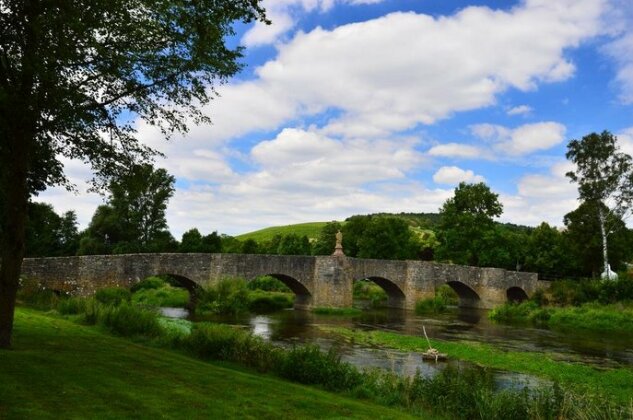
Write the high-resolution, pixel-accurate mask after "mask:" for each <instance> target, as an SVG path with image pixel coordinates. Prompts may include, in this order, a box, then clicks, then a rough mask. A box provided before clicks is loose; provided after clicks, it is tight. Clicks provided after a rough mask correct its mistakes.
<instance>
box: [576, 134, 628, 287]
mask: <svg viewBox="0 0 633 420" xmlns="http://www.w3.org/2000/svg"><path fill="white" fill-rule="evenodd" d="M617 141H618V139H617V137H615V136H614V135H613V134H611V133H609V132H608V131H603V132H602V133H600V134H596V133H591V134H588V135H586V136H584V137H583V138H582V139H581V140H571V141H570V142H569V144H568V145H567V154H566V155H565V156H566V157H567V159H569V160H570V161H571V162H573V163H574V164H575V165H576V169H575V170H573V171H570V172H567V174H566V175H567V176H568V177H569V178H570V179H571V181H572V182H576V183H578V192H579V195H580V200H581V201H583V202H586V203H591V206H592V208H593V210H594V211H595V212H596V217H597V219H598V225H599V229H600V236H601V239H602V264H603V270H604V272H605V273H607V276H608V273H609V269H608V267H609V252H608V237H609V235H611V234H612V233H613V232H614V231H615V229H616V226H615V225H613V224H611V223H609V221H610V220H616V219H623V218H625V216H626V215H627V213H628V212H629V210H630V208H631V204H633V159H632V158H631V156H629V155H627V154H625V153H622V152H620V148H619V147H618V144H617Z"/></svg>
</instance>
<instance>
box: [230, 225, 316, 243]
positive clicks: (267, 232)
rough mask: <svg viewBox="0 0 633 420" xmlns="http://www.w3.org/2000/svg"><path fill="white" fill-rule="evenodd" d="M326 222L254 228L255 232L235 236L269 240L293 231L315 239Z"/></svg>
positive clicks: (263, 240) (242, 238)
mask: <svg viewBox="0 0 633 420" xmlns="http://www.w3.org/2000/svg"><path fill="white" fill-rule="evenodd" d="M327 224H328V222H310V223H298V224H296V225H287V226H272V227H267V228H264V229H260V230H256V231H255V232H249V233H244V234H242V235H238V236H236V238H237V239H239V240H240V241H245V240H247V239H254V240H255V241H257V242H265V241H270V240H271V239H272V238H273V236H275V235H288V234H290V233H294V234H295V235H299V236H303V235H305V236H307V237H308V239H316V238H317V237H318V236H319V233H320V232H321V229H323V227H324V226H325V225H327Z"/></svg>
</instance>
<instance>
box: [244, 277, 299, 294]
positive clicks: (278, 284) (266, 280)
mask: <svg viewBox="0 0 633 420" xmlns="http://www.w3.org/2000/svg"><path fill="white" fill-rule="evenodd" d="M247 287H248V289H249V290H264V291H266V292H283V293H292V290H290V289H289V288H288V286H286V285H285V284H284V283H283V282H282V281H281V280H279V279H276V278H274V277H271V276H260V277H257V278H255V279H253V280H251V281H250V282H248V284H247Z"/></svg>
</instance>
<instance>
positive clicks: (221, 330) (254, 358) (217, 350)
mask: <svg viewBox="0 0 633 420" xmlns="http://www.w3.org/2000/svg"><path fill="white" fill-rule="evenodd" d="M182 346H184V348H185V349H187V350H188V351H189V352H191V353H192V354H194V355H196V356H197V357H200V358H203V359H212V360H227V361H231V362H237V363H241V364H243V365H245V366H248V367H251V368H254V369H257V370H258V371H260V372H269V371H271V370H273V369H275V367H276V366H278V365H279V363H280V360H281V359H282V358H283V350H281V349H280V348H278V347H275V346H274V345H272V344H271V343H268V342H266V341H264V340H262V339H261V338H259V337H255V336H253V335H252V334H249V333H248V332H246V331H242V330H239V329H236V328H234V327H230V326H228V325H221V324H207V323H196V324H194V326H193V329H192V331H191V334H190V335H189V336H187V337H186V338H185V339H184V340H183V341H182Z"/></svg>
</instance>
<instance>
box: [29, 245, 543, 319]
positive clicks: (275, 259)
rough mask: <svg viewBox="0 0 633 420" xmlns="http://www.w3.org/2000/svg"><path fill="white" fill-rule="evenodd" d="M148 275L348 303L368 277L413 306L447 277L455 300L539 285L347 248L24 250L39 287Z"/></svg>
mask: <svg viewBox="0 0 633 420" xmlns="http://www.w3.org/2000/svg"><path fill="white" fill-rule="evenodd" d="M152 275H170V276H172V277H174V278H175V279H177V280H178V281H179V282H180V283H181V285H182V286H183V287H185V288H187V289H188V290H189V291H190V292H192V293H191V295H192V296H193V297H194V299H195V294H196V291H197V290H199V289H200V287H207V286H211V285H213V284H215V283H216V282H218V281H220V280H221V279H224V278H235V277H240V278H245V279H247V280H251V279H254V278H255V277H258V276H262V275H270V276H273V277H276V278H277V279H279V280H281V281H282V282H283V283H284V284H286V285H287V286H288V287H289V288H290V289H291V290H292V291H293V292H294V293H295V294H296V295H297V298H296V299H295V307H296V308H298V309H309V308H311V307H319V306H329V307H349V306H351V305H352V288H353V283H354V281H357V280H362V279H370V280H372V281H374V282H375V283H376V284H378V285H379V286H381V287H382V288H383V289H384V290H385V291H386V292H387V294H388V296H389V301H388V303H389V306H392V307H401V308H406V309H413V308H414V307H415V302H416V301H417V300H419V299H422V298H428V297H433V296H435V291H436V289H437V288H438V287H440V286H442V285H444V284H448V285H449V286H450V287H451V288H452V289H453V290H455V292H457V294H458V295H459V299H460V306H467V307H477V308H491V307H493V306H495V305H499V304H502V303H505V302H507V301H508V300H523V299H526V298H527V297H529V296H531V295H532V294H533V293H534V292H535V291H536V290H537V289H540V288H543V287H544V282H541V281H538V279H537V275H536V274H535V273H522V272H514V271H507V270H504V269H500V268H478V267H466V266H460V265H452V264H439V263H435V262H426V261H391V260H368V259H358V258H349V257H345V256H314V257H312V256H286V255H245V254H127V255H91V256H82V257H59V258H27V259H25V260H24V262H23V264H22V276H23V277H24V278H29V279H33V280H37V281H39V282H40V283H41V284H42V285H43V286H44V287H47V288H50V289H53V290H57V291H60V292H68V293H72V294H77V295H89V294H92V293H94V291H95V290H96V289H99V288H103V287H109V286H123V287H131V286H132V285H134V284H135V283H137V282H139V281H140V280H142V279H144V278H146V277H148V276H152Z"/></svg>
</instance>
